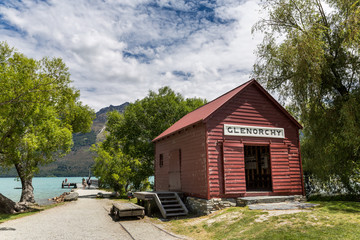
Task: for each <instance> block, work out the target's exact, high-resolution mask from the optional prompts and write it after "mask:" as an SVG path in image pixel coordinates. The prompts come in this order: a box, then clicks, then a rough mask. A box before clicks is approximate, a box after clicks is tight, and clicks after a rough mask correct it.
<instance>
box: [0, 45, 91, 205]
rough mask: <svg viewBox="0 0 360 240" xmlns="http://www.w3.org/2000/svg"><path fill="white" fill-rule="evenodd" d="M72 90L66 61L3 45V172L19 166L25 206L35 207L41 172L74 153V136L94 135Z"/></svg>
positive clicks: (88, 117) (0, 71)
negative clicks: (37, 176) (30, 55)
mask: <svg viewBox="0 0 360 240" xmlns="http://www.w3.org/2000/svg"><path fill="white" fill-rule="evenodd" d="M70 84H71V80H70V74H69V72H68V68H67V67H66V66H65V64H64V63H63V61H62V60H61V59H59V58H54V59H49V58H43V59H42V60H38V61H37V60H34V59H32V58H28V57H26V56H24V55H23V54H21V53H19V52H17V51H15V50H14V49H13V48H10V47H9V46H8V45H7V44H6V43H4V42H3V43H0V113H1V114H0V166H2V167H5V168H9V167H12V166H15V168H16V170H17V173H18V177H19V178H20V180H21V184H22V193H21V198H20V202H32V203H33V202H35V199H34V193H33V186H32V178H33V176H34V173H36V171H38V167H39V166H40V165H44V164H47V163H50V162H52V161H54V160H55V159H56V158H58V157H61V156H63V155H64V154H66V153H67V152H69V151H70V149H71V146H72V133H73V132H84V131H88V130H90V127H91V124H92V119H93V117H94V112H93V110H91V109H90V108H89V107H88V106H84V105H82V103H81V102H80V101H79V91H77V90H75V89H74V88H72V87H71V86H70Z"/></svg>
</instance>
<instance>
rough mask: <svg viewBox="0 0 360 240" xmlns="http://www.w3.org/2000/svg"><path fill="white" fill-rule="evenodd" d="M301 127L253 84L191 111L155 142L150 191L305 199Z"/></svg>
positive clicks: (194, 196)
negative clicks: (153, 187)
mask: <svg viewBox="0 0 360 240" xmlns="http://www.w3.org/2000/svg"><path fill="white" fill-rule="evenodd" d="M301 128H302V126H301V125H300V124H299V123H298V122H297V121H296V120H295V119H294V118H293V117H292V116H291V115H290V114H289V113H288V112H287V111H286V110H285V109H284V108H283V107H282V106H281V105H280V104H279V103H278V102H277V101H276V100H275V99H274V98H273V97H272V96H271V95H270V94H269V93H268V92H267V91H266V90H265V89H264V88H263V87H262V86H261V85H260V84H259V83H258V82H257V81H255V80H250V81H248V82H246V83H244V84H243V85H241V86H239V87H237V88H235V89H233V90H231V91H229V92H228V93H226V94H224V95H222V96H220V97H218V98H217V99H215V100H213V101H211V102H209V103H207V104H206V105H204V106H202V107H200V108H198V109H196V110H194V111H193V112H190V113H189V114H187V115H185V116H184V117H183V118H181V119H180V120H179V121H177V122H176V123H175V124H174V125H172V126H171V127H170V128H168V129H167V130H165V131H164V132H163V133H162V134H160V135H159V136H158V137H156V138H155V139H154V140H153V142H154V143H155V191H179V192H183V193H184V194H185V196H188V197H191V199H198V200H199V199H202V200H204V202H205V203H206V202H209V200H211V199H215V198H216V199H218V198H221V199H231V198H233V199H236V198H239V197H246V196H276V195H304V186H303V179H302V174H303V173H302V165H301V157H300V145H299V129H301Z"/></svg>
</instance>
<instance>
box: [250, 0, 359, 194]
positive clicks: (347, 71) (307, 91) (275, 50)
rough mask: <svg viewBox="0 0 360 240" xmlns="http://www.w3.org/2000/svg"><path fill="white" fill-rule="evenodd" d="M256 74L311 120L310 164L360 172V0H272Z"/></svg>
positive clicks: (326, 170) (348, 176) (262, 25)
mask: <svg viewBox="0 0 360 240" xmlns="http://www.w3.org/2000/svg"><path fill="white" fill-rule="evenodd" d="M261 6H262V9H263V13H264V16H265V18H264V19H262V20H260V21H259V22H258V23H257V24H256V25H255V26H254V28H253V30H254V31H261V32H262V33H263V34H264V39H263V42H262V43H261V44H260V45H259V46H258V49H257V57H258V58H257V61H256V63H255V65H254V77H256V78H257V79H258V80H260V81H262V82H263V83H265V84H266V86H267V88H268V89H270V90H274V91H277V92H278V93H279V96H280V97H282V100H283V101H284V102H287V103H290V104H289V105H291V106H289V107H291V109H293V110H294V111H295V112H296V113H297V114H298V115H299V116H300V121H301V123H302V124H303V126H304V132H303V133H304V138H303V139H302V154H303V155H302V156H303V160H304V168H305V170H307V171H311V172H312V173H315V174H316V175H317V176H319V177H322V178H323V179H326V178H328V177H329V176H334V175H336V176H338V177H340V178H341V181H342V182H343V183H344V184H345V185H346V186H347V187H348V189H350V190H353V188H354V187H356V184H352V183H353V180H355V181H358V180H359V175H360V80H359V77H360V42H359V41H360V33H359V31H360V7H359V6H360V1H359V0H357V1H349V0H323V1H322V0H302V1H300V0H267V1H263V2H262V3H261Z"/></svg>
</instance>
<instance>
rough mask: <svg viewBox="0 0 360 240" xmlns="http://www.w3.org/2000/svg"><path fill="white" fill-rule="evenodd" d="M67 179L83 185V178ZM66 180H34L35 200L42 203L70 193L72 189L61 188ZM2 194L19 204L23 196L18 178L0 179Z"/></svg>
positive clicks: (42, 178) (58, 178)
mask: <svg viewBox="0 0 360 240" xmlns="http://www.w3.org/2000/svg"><path fill="white" fill-rule="evenodd" d="M67 179H68V182H70V183H81V180H82V177H68V178H67ZM85 179H86V178H85ZM92 179H93V178H92ZM64 180H65V178H64V177H35V178H33V187H34V195H35V200H36V201H37V202H39V201H40V202H41V201H42V200H44V199H49V198H53V197H56V196H59V195H61V194H62V193H64V192H69V191H70V190H71V188H61V183H62V181H64ZM15 188H20V189H15ZM0 193H1V194H2V195H4V196H6V197H8V198H10V199H11V200H13V201H14V202H18V201H19V200H20V196H21V182H20V181H17V180H16V178H0Z"/></svg>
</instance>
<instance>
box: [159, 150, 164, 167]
mask: <svg viewBox="0 0 360 240" xmlns="http://www.w3.org/2000/svg"><path fill="white" fill-rule="evenodd" d="M162 166H164V155H163V154H162V153H161V154H160V155H159V167H162Z"/></svg>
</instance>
